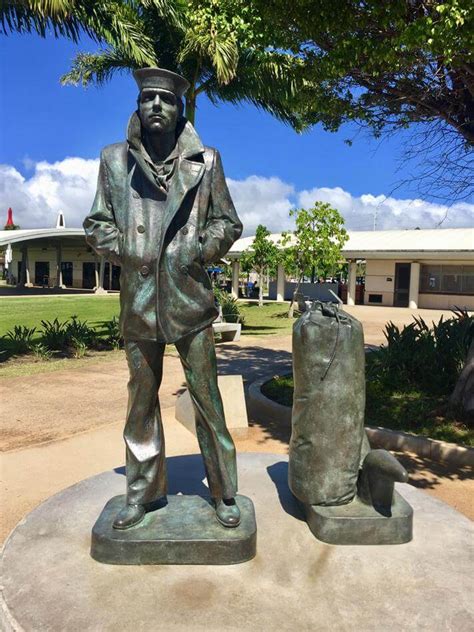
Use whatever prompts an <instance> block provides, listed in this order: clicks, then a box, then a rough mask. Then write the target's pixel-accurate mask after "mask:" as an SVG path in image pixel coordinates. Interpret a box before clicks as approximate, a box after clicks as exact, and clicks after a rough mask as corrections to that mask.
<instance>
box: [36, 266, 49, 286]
mask: <svg viewBox="0 0 474 632" xmlns="http://www.w3.org/2000/svg"><path fill="white" fill-rule="evenodd" d="M35 285H41V286H42V287H48V286H49V261H36V262H35Z"/></svg>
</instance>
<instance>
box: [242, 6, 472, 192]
mask: <svg viewBox="0 0 474 632" xmlns="http://www.w3.org/2000/svg"><path fill="white" fill-rule="evenodd" d="M252 4H253V5H254V6H257V7H258V8H259V9H260V11H261V12H262V15H263V16H265V17H266V19H267V21H268V22H269V23H271V27H272V30H273V37H274V41H273V44H274V45H275V46H277V47H280V48H281V49H283V50H287V51H291V53H292V54H293V55H294V56H297V57H299V58H300V59H301V63H302V66H303V68H304V76H305V82H304V86H303V89H302V90H301V91H300V98H299V99H298V103H297V109H298V111H299V113H300V115H301V116H302V117H303V119H304V121H305V123H307V124H310V125H313V124H316V123H321V124H322V125H323V127H324V128H325V129H326V130H329V131H335V130H337V129H339V128H340V127H341V125H343V124H344V123H348V122H349V123H352V122H356V123H360V124H362V125H363V126H365V127H366V128H369V129H370V130H372V131H373V133H374V134H375V135H376V136H380V134H382V133H383V132H391V131H394V130H403V129H406V128H407V127H409V126H411V125H412V124H417V127H416V129H418V130H420V137H419V138H418V139H417V140H416V142H414V139H413V135H412V136H411V137H410V143H411V145H410V148H409V149H408V152H409V155H413V152H415V154H414V156H415V157H416V152H419V153H420V154H421V157H422V162H421V161H420V162H421V170H420V171H421V174H420V176H419V179H420V180H419V184H420V185H422V189H421V191H422V192H424V191H426V192H427V193H428V194H429V195H431V196H432V195H433V194H434V192H435V191H438V193H439V195H442V190H443V189H445V190H447V191H448V192H449V194H448V195H446V193H445V194H444V196H445V197H447V198H448V199H450V201H451V202H452V199H453V198H463V197H465V198H467V197H468V196H470V195H471V194H472V191H473V182H474V178H473V176H472V170H473V165H472V151H473V149H474V81H473V77H474V38H473V33H474V4H473V3H472V0H393V1H392V2H381V1H380V0H340V1H338V2H328V0H294V1H293V2H288V1H287V0H270V1H269V0H254V2H253V3H252ZM419 124H422V128H420V125H419ZM348 142H349V143H350V141H348ZM423 183H424V186H423Z"/></svg>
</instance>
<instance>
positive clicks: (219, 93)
mask: <svg viewBox="0 0 474 632" xmlns="http://www.w3.org/2000/svg"><path fill="white" fill-rule="evenodd" d="M0 25H1V26H2V30H3V32H4V33H7V32H9V31H17V32H31V31H36V32H38V33H39V34H40V35H42V36H45V34H46V33H47V31H48V29H51V28H52V30H53V32H54V34H55V35H56V36H58V35H65V36H67V37H71V38H72V39H73V40H75V41H77V40H78V39H79V37H80V34H81V29H82V30H84V31H85V32H86V33H87V34H88V35H89V36H91V37H92V38H93V39H94V40H96V41H98V42H100V44H101V46H102V48H101V49H100V50H99V51H98V52H94V53H85V52H81V53H79V54H78V55H77V56H76V58H75V59H74V61H73V65H72V68H71V70H70V71H69V72H68V73H67V74H66V75H64V77H63V78H62V81H63V82H64V83H72V84H82V85H88V84H89V83H91V82H92V83H96V84H101V83H104V82H105V81H107V80H109V79H110V78H111V76H112V75H113V74H114V73H115V72H123V71H125V72H128V71H130V70H132V69H135V68H141V67H144V66H157V65H159V66H162V67H165V68H168V69H169V70H173V71H175V72H178V73H179V74H181V75H184V76H185V77H186V78H187V79H188V80H189V82H190V84H191V85H190V88H189V90H188V92H187V94H186V111H185V113H186V117H187V118H188V119H189V120H190V121H191V122H192V123H194V120H195V114H196V107H197V101H198V98H199V96H200V95H201V94H206V95H207V97H208V98H209V99H210V100H211V101H212V102H213V103H217V102H220V101H229V102H231V103H240V102H249V103H252V104H253V105H256V106H257V107H259V108H262V109H264V110H266V111H267V112H270V113H271V114H272V115H274V116H276V117H277V118H278V119H280V120H282V121H284V122H285V123H288V124H291V125H292V126H293V127H294V128H296V129H301V122H300V119H299V117H298V116H297V115H295V114H294V107H293V99H294V98H295V96H296V95H297V93H298V87H299V86H300V85H302V83H301V82H302V77H300V71H301V68H302V62H301V61H300V59H299V58H298V57H295V56H294V55H291V54H290V53H288V52H286V51H283V50H281V49H276V48H275V47H273V46H272V39H273V35H272V30H271V25H270V24H268V23H267V22H266V21H265V20H263V19H262V17H261V15H260V13H259V11H258V10H257V9H256V8H255V7H254V6H253V3H249V2H247V1H246V0H103V1H98V0H85V1H84V2H79V1H77V0H44V1H40V0H24V2H21V3H20V2H11V1H10V2H9V1H8V0H7V1H6V2H5V3H3V4H2V7H1V9H0Z"/></svg>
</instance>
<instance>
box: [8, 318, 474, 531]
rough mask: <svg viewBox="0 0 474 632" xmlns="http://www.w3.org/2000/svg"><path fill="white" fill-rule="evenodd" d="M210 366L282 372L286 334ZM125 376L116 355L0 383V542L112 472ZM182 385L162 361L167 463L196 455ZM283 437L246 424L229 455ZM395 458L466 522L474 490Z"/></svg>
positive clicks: (176, 369) (282, 449)
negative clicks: (181, 401)
mask: <svg viewBox="0 0 474 632" xmlns="http://www.w3.org/2000/svg"><path fill="white" fill-rule="evenodd" d="M367 310H369V311H367ZM375 310H377V308H375ZM351 311H353V312H354V313H355V314H356V315H357V316H358V317H359V318H361V319H362V320H363V322H364V329H365V331H366V341H367V342H369V343H371V344H379V343H380V342H381V341H382V339H383V335H382V329H383V324H384V323H385V322H386V320H387V319H390V316H388V314H387V313H384V314H381V313H380V312H378V311H374V308H373V307H366V308H364V307H355V308H351ZM392 311H396V313H395V314H394V316H395V317H397V318H398V321H400V319H402V320H404V321H406V322H409V320H410V319H411V314H410V313H401V311H398V310H392ZM364 312H365V313H364ZM403 312H405V310H403ZM406 312H408V310H406ZM438 314H439V312H438V313H435V315H434V320H438V317H439V316H438ZM387 316H388V318H387ZM392 320H393V318H392ZM400 324H401V323H400ZM218 359H219V372H220V373H221V374H242V375H243V378H244V382H245V383H247V384H248V383H250V382H252V381H254V380H255V379H257V378H258V377H260V376H263V375H268V374H273V375H275V374H279V373H283V372H285V371H286V370H287V369H288V367H289V366H290V364H291V336H289V335H285V336H268V337H262V336H258V337H243V338H242V340H241V341H239V342H238V343H227V344H224V345H219V346H218ZM71 366H72V365H71ZM127 377H128V372H127V367H126V363H125V358H124V354H123V353H117V354H113V355H112V354H110V356H109V357H108V358H107V359H100V360H99V359H91V360H90V361H89V362H87V363H85V364H82V365H81V368H68V369H67V370H60V371H55V372H53V373H43V374H41V373H40V374H36V375H31V376H26V377H25V376H22V377H18V378H0V400H1V401H2V426H3V428H4V432H3V433H2V434H3V445H2V449H3V450H4V451H5V452H4V454H3V455H2V459H1V463H2V465H1V472H2V483H1V485H2V487H1V498H0V502H1V504H2V508H3V511H2V518H1V523H0V539H3V538H5V537H6V535H7V534H8V532H9V531H10V530H11V529H12V528H13V527H14V526H15V524H16V523H17V522H18V520H20V519H21V518H22V516H24V515H25V514H26V513H27V512H28V511H30V510H31V509H32V508H33V507H35V506H36V505H37V504H38V503H40V502H41V501H43V500H44V499H45V498H47V497H48V496H50V495H51V494H54V493H56V492H57V491H59V490H61V489H63V488H65V487H67V486H69V485H72V484H73V483H75V482H77V481H79V480H82V479H83V478H86V477H88V476H92V475H94V474H97V473H100V472H102V471H104V470H108V469H111V468H113V467H116V466H118V465H121V464H122V462H123V452H124V448H123V441H122V436H121V435H122V427H123V420H124V416H125V409H126V399H127V391H126V382H127ZM183 387H184V377H183V373H182V369H181V365H180V361H179V358H178V357H177V355H174V354H168V355H167V356H166V358H165V371H164V380H163V384H162V388H161V390H160V400H161V406H162V411H163V420H164V425H165V434H166V440H167V453H168V455H170V456H172V455H178V454H188V453H192V452H196V451H198V447H197V442H196V440H195V437H194V435H192V434H191V433H190V432H188V431H187V430H186V429H185V428H183V427H182V426H181V425H180V424H179V423H178V422H177V421H176V420H175V419H174V404H175V400H176V395H177V394H178V393H179V392H180V391H181V389H182V388H183ZM288 439H289V428H287V427H285V428H282V427H281V426H278V425H277V424H274V423H272V421H271V420H268V422H267V423H266V424H265V425H260V424H257V423H255V422H253V421H252V420H251V427H250V431H249V436H248V438H247V439H245V440H239V441H237V449H238V450H240V451H256V452H275V453H286V451H287V445H288ZM403 459H404V463H405V464H406V466H407V467H408V468H409V470H410V471H411V472H412V482H413V483H414V484H415V485H416V486H418V487H421V488H423V489H425V490H426V491H427V492H429V493H432V494H433V495H435V496H437V497H439V498H441V499H442V500H444V501H445V502H448V504H451V505H452V506H454V507H455V508H457V509H458V510H460V511H462V512H463V513H465V514H466V515H468V516H469V517H471V518H474V509H473V508H472V506H471V505H472V494H473V492H474V482H473V480H472V478H469V474H468V472H466V471H465V470H464V469H460V470H448V469H447V468H445V467H443V466H442V465H440V464H437V463H433V462H430V461H427V460H421V459H419V458H418V457H416V456H414V455H405V456H404V457H403Z"/></svg>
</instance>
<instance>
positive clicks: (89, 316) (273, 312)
mask: <svg viewBox="0 0 474 632" xmlns="http://www.w3.org/2000/svg"><path fill="white" fill-rule="evenodd" d="M239 305H240V307H241V310H242V314H243V316H244V318H245V327H244V329H243V332H242V333H243V334H245V335H253V336H255V335H268V334H284V333H290V332H291V327H292V325H293V321H292V320H289V319H288V318H286V317H285V313H286V311H287V309H288V308H287V306H286V305H284V304H281V303H266V304H265V305H264V306H263V307H262V308H259V307H258V305H257V304H256V303H248V302H242V303H239ZM118 313H119V297H118V295H117V294H110V295H104V296H60V297H58V296H48V297H44V298H43V297H36V296H33V297H25V298H23V297H18V298H16V297H15V298H8V297H5V298H1V299H0V336H3V335H5V333H6V332H7V331H8V330H9V329H12V328H13V327H14V326H15V325H25V326H26V327H36V328H37V330H38V331H39V330H40V329H41V321H42V320H54V319H55V318H57V319H58V320H60V321H63V320H66V319H68V318H70V317H71V316H73V315H76V316H77V317H78V318H79V320H86V321H88V322H89V324H90V325H97V324H98V323H100V322H101V321H104V320H110V319H111V318H112V317H113V316H114V315H118Z"/></svg>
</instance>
